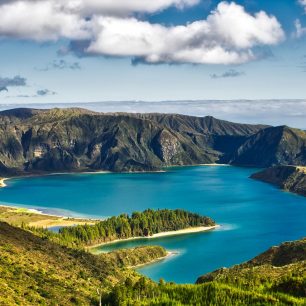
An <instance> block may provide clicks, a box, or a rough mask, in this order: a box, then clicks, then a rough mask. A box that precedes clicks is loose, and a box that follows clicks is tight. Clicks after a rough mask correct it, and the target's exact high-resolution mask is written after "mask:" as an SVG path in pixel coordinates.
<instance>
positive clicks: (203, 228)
mask: <svg viewBox="0 0 306 306" xmlns="http://www.w3.org/2000/svg"><path fill="white" fill-rule="evenodd" d="M218 227H220V225H218V224H217V225H213V226H198V227H190V228H185V229H181V230H177V231H169V232H161V233H158V234H153V235H152V236H144V237H131V238H126V239H115V240H112V241H107V242H102V243H98V244H95V245H92V246H89V247H87V249H94V248H97V247H99V246H102V245H106V244H113V243H117V242H123V241H130V240H139V239H155V238H160V237H168V236H176V235H186V234H192V233H199V232H206V231H210V230H213V229H215V228H218Z"/></svg>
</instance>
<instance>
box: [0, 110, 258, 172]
mask: <svg viewBox="0 0 306 306" xmlns="http://www.w3.org/2000/svg"><path fill="white" fill-rule="evenodd" d="M262 128H263V126H260V125H258V126H256V125H255V126H252V125H242V124H234V123H229V122H225V121H221V120H217V119H213V118H211V117H205V118H197V117H188V116H181V115H158V114H147V115H144V114H120V113H117V114H101V113H94V112H90V111H87V110H82V109H66V110H62V109H52V110H29V109H17V110H11V111H5V112H2V113H0V174H2V175H13V174H22V173H35V172H45V171H82V170H109V171H148V170H152V171H154V170H158V169H160V168H161V167H163V166H169V165H193V164H200V163H214V162H216V161H218V160H219V159H220V158H221V157H222V156H223V155H226V154H228V152H231V151H232V150H234V149H235V148H236V147H237V146H238V145H239V144H240V143H241V142H242V141H243V140H244V139H246V137H248V136H249V135H251V134H253V133H256V132H257V131H259V130H260V129H262ZM227 131H228V132H227ZM220 143H222V145H221V144H220ZM226 143H227V144H226Z"/></svg>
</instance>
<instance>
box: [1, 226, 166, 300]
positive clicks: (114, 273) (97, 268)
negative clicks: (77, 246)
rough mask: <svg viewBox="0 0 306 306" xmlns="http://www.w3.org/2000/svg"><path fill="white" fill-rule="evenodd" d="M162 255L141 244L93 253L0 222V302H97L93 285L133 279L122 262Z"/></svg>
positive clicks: (104, 288) (138, 261) (105, 285)
mask: <svg viewBox="0 0 306 306" xmlns="http://www.w3.org/2000/svg"><path fill="white" fill-rule="evenodd" d="M164 255H166V253H165V250H164V249H163V248H161V247H143V248H137V249H134V250H125V251H117V252H114V253H109V254H103V255H99V256H96V255H92V254H90V253H87V252H84V251H78V250H72V249H69V248H66V247H63V246H59V245H57V244H54V243H52V242H50V241H48V240H46V239H41V238H39V237H37V236H34V235H33V234H31V233H30V232H27V231H24V230H22V229H19V228H15V227H12V226H10V225H8V224H6V223H2V222H0V292H1V294H0V305H16V304H17V305H38V304H43V305H45V304H47V305H51V304H53V305H54V304H56V305H69V304H82V305H84V304H85V305H89V304H93V305H97V303H98V294H97V289H98V288H99V289H100V290H101V291H103V292H106V291H108V290H110V288H111V286H113V285H114V284H115V283H117V282H119V281H123V280H124V279H125V278H126V277H127V276H129V277H131V278H132V279H137V278H138V275H137V274H136V273H135V272H133V271H132V270H129V269H122V267H124V266H125V265H131V264H133V265H134V264H141V263H145V262H148V261H152V260H154V259H156V258H160V257H162V256H164Z"/></svg>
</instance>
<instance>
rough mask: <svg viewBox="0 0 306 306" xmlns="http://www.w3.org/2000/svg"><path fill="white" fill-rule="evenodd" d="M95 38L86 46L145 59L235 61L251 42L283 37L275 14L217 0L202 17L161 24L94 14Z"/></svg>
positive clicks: (249, 55) (247, 53)
mask: <svg viewBox="0 0 306 306" xmlns="http://www.w3.org/2000/svg"><path fill="white" fill-rule="evenodd" d="M93 24H94V26H93V29H94V33H95V35H94V37H95V39H94V40H93V41H92V43H91V44H90V46H89V47H88V49H87V51H88V52H90V53H97V54H104V55H112V56H135V57H142V58H143V60H144V61H146V62H149V63H158V62H187V63H201V64H237V63H243V62H247V61H250V60H253V59H255V55H254V53H253V51H252V47H255V46H260V45H274V44H277V43H279V42H280V41H281V40H282V39H283V38H284V32H283V30H282V28H281V25H280V24H279V22H278V21H277V19H276V18H275V17H273V16H268V15H267V14H266V13H265V12H262V11H261V12H259V13H257V14H255V15H254V16H252V15H250V14H248V13H247V12H246V11H245V10H244V8H243V7H242V6H240V5H237V4H235V3H227V2H221V3H220V4H219V5H218V7H217V9H216V10H215V11H213V12H212V13H211V14H210V15H209V16H208V17H207V19H206V20H200V21H196V22H193V23H190V24H187V25H186V26H174V27H165V26H162V25H159V24H151V23H149V22H146V21H139V20H137V19H135V18H124V19H123V18H116V17H101V16H98V17H95V18H94V19H93Z"/></svg>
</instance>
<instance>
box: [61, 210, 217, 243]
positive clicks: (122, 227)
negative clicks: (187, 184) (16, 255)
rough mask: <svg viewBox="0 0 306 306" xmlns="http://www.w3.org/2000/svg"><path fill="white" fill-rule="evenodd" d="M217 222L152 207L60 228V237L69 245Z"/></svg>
mask: <svg viewBox="0 0 306 306" xmlns="http://www.w3.org/2000/svg"><path fill="white" fill-rule="evenodd" d="M212 225H215V222H214V221H213V220H212V219H210V218H208V217H204V216H200V215H198V214H194V213H190V212H187V211H184V210H180V209H176V210H168V209H163V210H152V209H148V210H145V211H144V212H134V213H132V215H131V216H129V215H127V214H122V215H120V216H117V217H111V218H109V219H106V220H103V221H101V222H98V223H96V224H95V225H78V226H74V227H64V228H62V229H60V232H59V235H58V236H59V237H60V240H61V241H65V242H66V243H67V244H68V245H76V246H78V245H92V244H97V243H103V242H108V241H112V240H116V239H126V238H130V237H148V236H151V235H153V234H156V233H160V232H167V231H175V230H180V229H185V228H190V227H197V226H212Z"/></svg>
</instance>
